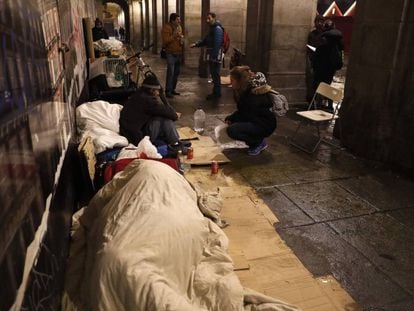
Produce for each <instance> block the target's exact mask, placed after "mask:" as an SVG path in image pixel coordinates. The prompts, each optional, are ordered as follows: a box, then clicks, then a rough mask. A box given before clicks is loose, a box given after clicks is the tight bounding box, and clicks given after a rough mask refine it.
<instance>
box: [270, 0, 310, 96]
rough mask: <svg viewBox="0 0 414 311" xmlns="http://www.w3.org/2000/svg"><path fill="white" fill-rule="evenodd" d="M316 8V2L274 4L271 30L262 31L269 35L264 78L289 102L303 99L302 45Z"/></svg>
mask: <svg viewBox="0 0 414 311" xmlns="http://www.w3.org/2000/svg"><path fill="white" fill-rule="evenodd" d="M316 5H317V1H316V0H308V1H302V0H275V1H274V4H273V22H272V26H271V28H269V29H266V30H267V31H271V44H270V51H269V66H268V71H267V73H266V75H267V76H268V78H269V80H270V82H271V84H272V86H273V87H275V88H276V89H277V90H279V91H280V92H281V93H283V94H284V95H286V97H287V98H288V100H289V101H290V102H303V101H304V100H305V98H306V85H305V66H306V42H307V35H308V33H309V31H310V30H311V28H312V25H313V19H314V16H315V12H316Z"/></svg>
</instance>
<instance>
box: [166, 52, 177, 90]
mask: <svg viewBox="0 0 414 311" xmlns="http://www.w3.org/2000/svg"><path fill="white" fill-rule="evenodd" d="M180 67H181V54H172V53H168V52H167V77H166V79H165V92H166V93H172V92H173V91H175V88H176V87H177V79H178V76H179V75H180V69H181V68H180Z"/></svg>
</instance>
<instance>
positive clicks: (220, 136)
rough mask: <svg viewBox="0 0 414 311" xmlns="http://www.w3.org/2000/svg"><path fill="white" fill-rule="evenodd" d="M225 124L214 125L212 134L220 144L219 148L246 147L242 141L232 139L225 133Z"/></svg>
mask: <svg viewBox="0 0 414 311" xmlns="http://www.w3.org/2000/svg"><path fill="white" fill-rule="evenodd" d="M227 127H228V125H227V124H221V125H218V126H216V127H215V129H214V134H215V136H216V141H217V143H218V144H219V145H220V148H221V149H233V148H235V149H238V148H248V147H249V146H247V145H246V143H245V142H244V141H240V140H234V139H232V138H230V137H229V135H227Z"/></svg>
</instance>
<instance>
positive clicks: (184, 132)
mask: <svg viewBox="0 0 414 311" xmlns="http://www.w3.org/2000/svg"><path fill="white" fill-rule="evenodd" d="M177 131H178V135H179V137H180V140H193V139H198V138H199V137H200V135H198V134H197V132H196V131H194V130H193V129H192V128H189V127H180V128H178V129H177Z"/></svg>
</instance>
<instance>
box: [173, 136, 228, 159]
mask: <svg viewBox="0 0 414 311" xmlns="http://www.w3.org/2000/svg"><path fill="white" fill-rule="evenodd" d="M191 144H192V145H191V147H192V148H193V153H194V157H193V159H191V160H189V159H187V157H186V156H183V157H182V158H181V161H182V162H183V163H188V164H191V165H210V164H211V162H212V161H217V162H218V163H228V162H230V160H229V158H227V157H226V156H225V155H224V154H223V153H222V151H221V149H220V148H219V147H218V146H217V144H216V143H215V141H214V140H213V139H212V138H211V137H209V136H199V137H198V139H197V140H192V141H191Z"/></svg>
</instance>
